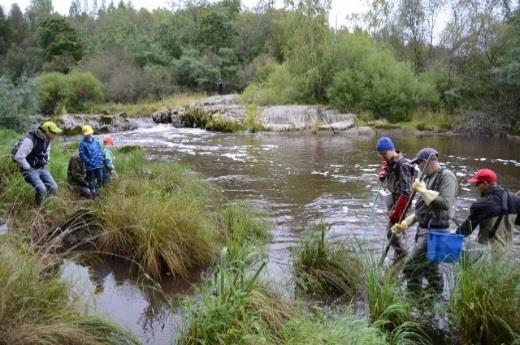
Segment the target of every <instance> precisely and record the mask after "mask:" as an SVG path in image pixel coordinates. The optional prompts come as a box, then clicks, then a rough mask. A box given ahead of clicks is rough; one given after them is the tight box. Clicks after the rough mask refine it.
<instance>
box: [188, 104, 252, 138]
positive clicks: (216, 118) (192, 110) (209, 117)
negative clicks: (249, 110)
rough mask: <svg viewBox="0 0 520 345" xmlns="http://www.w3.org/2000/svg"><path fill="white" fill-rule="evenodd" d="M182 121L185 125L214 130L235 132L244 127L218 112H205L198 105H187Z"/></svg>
mask: <svg viewBox="0 0 520 345" xmlns="http://www.w3.org/2000/svg"><path fill="white" fill-rule="evenodd" d="M184 121H185V122H186V124H187V127H198V128H202V129H207V130H210V131H216V132H236V131H240V130H244V129H245V127H244V125H243V124H242V123H240V122H236V121H233V120H228V119H226V118H225V117H223V116H220V115H218V114H212V113H207V112H205V111H204V109H202V108H201V107H200V106H191V107H187V108H186V113H185V114H184Z"/></svg>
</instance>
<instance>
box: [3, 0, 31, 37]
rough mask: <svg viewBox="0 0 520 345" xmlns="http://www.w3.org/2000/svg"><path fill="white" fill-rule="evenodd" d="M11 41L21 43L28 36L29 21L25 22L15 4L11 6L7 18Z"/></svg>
mask: <svg viewBox="0 0 520 345" xmlns="http://www.w3.org/2000/svg"><path fill="white" fill-rule="evenodd" d="M7 23H8V25H9V31H10V33H11V40H12V42H16V43H17V44H18V45H21V44H22V43H23V41H24V40H25V39H26V38H27V37H28V36H29V23H27V21H26V19H25V17H24V15H23V13H22V10H20V7H19V6H18V5H17V4H13V5H12V6H11V11H10V12H9V18H8V19H7Z"/></svg>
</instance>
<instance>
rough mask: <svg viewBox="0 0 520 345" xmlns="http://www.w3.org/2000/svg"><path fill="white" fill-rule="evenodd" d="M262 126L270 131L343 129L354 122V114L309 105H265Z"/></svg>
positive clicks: (349, 126) (262, 112)
mask: <svg viewBox="0 0 520 345" xmlns="http://www.w3.org/2000/svg"><path fill="white" fill-rule="evenodd" d="M260 122H261V123H262V126H263V127H264V128H265V129H267V130H271V131H294V130H296V131H298V130H305V129H318V130H330V129H333V130H336V131H343V130H346V129H349V128H352V127H354V126H355V124H356V116H355V115H354V114H341V113H340V112H339V111H337V110H333V109H322V108H320V107H319V106H311V105H279V106H273V107H266V108H263V110H262V111H261V113H260Z"/></svg>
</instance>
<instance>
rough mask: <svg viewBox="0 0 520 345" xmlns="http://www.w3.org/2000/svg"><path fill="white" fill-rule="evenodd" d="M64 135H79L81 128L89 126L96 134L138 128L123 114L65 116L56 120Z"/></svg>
mask: <svg viewBox="0 0 520 345" xmlns="http://www.w3.org/2000/svg"><path fill="white" fill-rule="evenodd" d="M56 123H57V125H58V126H59V127H60V128H61V129H62V130H63V133H64V134H65V135H75V134H81V126H83V125H86V124H88V125H90V126H91V127H92V128H93V129H94V131H95V132H96V133H110V132H121V131H128V130H132V129H136V128H137V127H138V126H137V124H136V123H134V122H133V121H131V120H129V119H128V118H127V116H126V114H125V113H120V114H116V115H97V114H65V115H62V116H60V117H59V118H58V119H57V120H56Z"/></svg>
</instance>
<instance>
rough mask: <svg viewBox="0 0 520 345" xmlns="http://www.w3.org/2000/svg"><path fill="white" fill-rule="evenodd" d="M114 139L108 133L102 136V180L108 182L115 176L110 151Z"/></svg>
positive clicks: (112, 155) (112, 154)
mask: <svg viewBox="0 0 520 345" xmlns="http://www.w3.org/2000/svg"><path fill="white" fill-rule="evenodd" d="M112 146H114V139H113V138H112V137H111V136H110V135H106V136H104V137H103V181H104V183H107V182H110V180H111V179H113V178H116V177H117V173H116V167H115V166H114V153H113V152H112Z"/></svg>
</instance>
